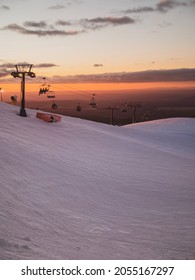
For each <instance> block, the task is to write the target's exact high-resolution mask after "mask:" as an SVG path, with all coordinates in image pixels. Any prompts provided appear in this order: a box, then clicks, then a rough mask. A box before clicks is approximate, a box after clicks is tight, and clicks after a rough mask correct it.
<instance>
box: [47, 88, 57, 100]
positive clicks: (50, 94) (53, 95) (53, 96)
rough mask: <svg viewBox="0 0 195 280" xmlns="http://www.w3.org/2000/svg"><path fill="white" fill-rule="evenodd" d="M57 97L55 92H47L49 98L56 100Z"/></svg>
mask: <svg viewBox="0 0 195 280" xmlns="http://www.w3.org/2000/svg"><path fill="white" fill-rule="evenodd" d="M55 97H56V96H55V92H54V91H51V90H49V91H48V92H47V98H55Z"/></svg>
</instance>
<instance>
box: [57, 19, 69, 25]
mask: <svg viewBox="0 0 195 280" xmlns="http://www.w3.org/2000/svg"><path fill="white" fill-rule="evenodd" d="M55 24H56V25H61V26H66V25H71V23H70V22H68V21H65V20H58V21H56V23H55Z"/></svg>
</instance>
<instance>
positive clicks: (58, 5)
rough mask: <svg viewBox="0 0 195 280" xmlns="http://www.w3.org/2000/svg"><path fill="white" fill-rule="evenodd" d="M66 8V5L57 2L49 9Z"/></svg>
mask: <svg viewBox="0 0 195 280" xmlns="http://www.w3.org/2000/svg"><path fill="white" fill-rule="evenodd" d="M65 8H66V6H65V5H60V4H56V5H54V6H51V7H49V8H48V9H50V10H61V9H65Z"/></svg>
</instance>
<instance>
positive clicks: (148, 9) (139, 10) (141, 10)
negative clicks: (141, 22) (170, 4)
mask: <svg viewBox="0 0 195 280" xmlns="http://www.w3.org/2000/svg"><path fill="white" fill-rule="evenodd" d="M154 11H155V8H153V7H139V8H133V9H127V10H124V11H122V12H124V13H125V14H133V13H145V12H154Z"/></svg>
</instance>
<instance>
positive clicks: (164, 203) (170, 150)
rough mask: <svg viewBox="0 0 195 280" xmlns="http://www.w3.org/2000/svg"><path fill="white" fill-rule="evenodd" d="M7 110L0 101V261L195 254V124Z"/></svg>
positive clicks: (181, 121)
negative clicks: (109, 121) (48, 117)
mask: <svg viewBox="0 0 195 280" xmlns="http://www.w3.org/2000/svg"><path fill="white" fill-rule="evenodd" d="M17 111H18V108H17V107H13V106H10V105H7V104H3V103H1V104H0V117H1V124H0V154H1V168H0V178H1V180H0V219H1V226H0V259H194V258H195V245H194V244H195V242H194V241H195V239H194V236H195V221H194V215H195V188H194V182H195V175H194V166H195V156H194V155H195V142H194V137H195V119H183V118H181V119H180V118H178V119H167V120H160V121H153V122H147V123H140V124H135V125H130V126H124V127H114V126H109V125H105V124H100V123H94V122H90V121H85V120H80V119H75V118H70V117H65V116H63V117H62V122H61V123H45V122H43V121H41V120H39V119H37V118H36V117H35V116H36V111H33V110H28V117H27V118H22V117H20V116H18V115H17Z"/></svg>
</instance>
